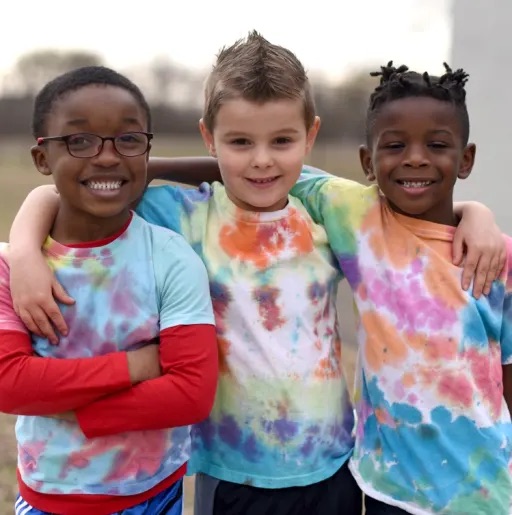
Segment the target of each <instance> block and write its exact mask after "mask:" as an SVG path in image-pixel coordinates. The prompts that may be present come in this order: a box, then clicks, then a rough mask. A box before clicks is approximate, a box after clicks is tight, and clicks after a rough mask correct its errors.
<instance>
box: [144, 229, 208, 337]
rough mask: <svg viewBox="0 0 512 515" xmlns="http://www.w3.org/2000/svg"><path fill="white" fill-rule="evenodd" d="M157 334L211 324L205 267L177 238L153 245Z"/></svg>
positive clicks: (184, 243) (173, 237) (192, 251)
mask: <svg viewBox="0 0 512 515" xmlns="http://www.w3.org/2000/svg"><path fill="white" fill-rule="evenodd" d="M153 266H154V270H155V279H156V285H157V292H158V300H159V308H160V330H163V329H167V328H169V327H173V326H176V325H189V324H212V325H213V324H214V316H213V308H212V301H211V296H210V287H209V282H208V274H207V272H206V267H205V265H204V263H203V262H202V260H201V258H200V257H199V256H198V255H197V254H196V253H195V252H194V250H192V247H191V246H190V245H189V244H188V243H187V242H186V241H185V240H184V239H183V238H182V237H181V236H179V235H174V236H172V237H170V238H167V237H166V238H165V239H164V240H163V241H162V242H161V243H160V241H158V240H156V239H155V241H154V244H153Z"/></svg>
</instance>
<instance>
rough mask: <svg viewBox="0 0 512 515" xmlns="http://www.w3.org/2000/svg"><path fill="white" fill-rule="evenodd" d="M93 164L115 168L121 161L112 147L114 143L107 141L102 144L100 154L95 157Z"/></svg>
mask: <svg viewBox="0 0 512 515" xmlns="http://www.w3.org/2000/svg"><path fill="white" fill-rule="evenodd" d="M93 159H94V162H95V164H96V165H97V166H101V167H104V168H111V167H113V166H117V165H118V164H119V162H120V160H121V156H120V155H119V153H118V152H117V151H116V149H115V147H114V142H113V141H110V140H107V141H105V142H104V143H103V148H102V149H101V152H100V153H99V154H98V155H97V156H95V157H94V158H93Z"/></svg>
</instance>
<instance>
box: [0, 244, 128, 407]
mask: <svg viewBox="0 0 512 515" xmlns="http://www.w3.org/2000/svg"><path fill="white" fill-rule="evenodd" d="M130 386H131V382H130V374H129V369H128V360H127V357H126V354H125V353H112V354H107V355H104V356H98V357H93V358H80V359H66V360H63V359H57V358H41V357H38V356H35V355H34V353H33V349H32V342H31V339H30V335H29V333H28V331H27V329H26V327H25V326H24V325H23V322H22V321H21V319H20V318H19V317H18V315H17V314H16V312H15V311H14V307H13V304H12V299H11V291H10V288H9V267H8V265H7V262H6V261H5V259H4V258H3V257H2V253H1V252H0V411H3V412H4V413H12V414H17V415H49V414H54V413H59V412H62V411H68V410H73V409H76V408H78V407H80V406H84V405H86V404H88V403H90V402H92V401H94V400H96V399H98V398H100V397H103V396H105V395H109V394H111V393H114V392H118V391H120V390H123V389H125V388H129V387H130Z"/></svg>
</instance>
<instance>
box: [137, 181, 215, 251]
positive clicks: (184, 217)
mask: <svg viewBox="0 0 512 515" xmlns="http://www.w3.org/2000/svg"><path fill="white" fill-rule="evenodd" d="M210 197H211V187H210V185H209V184H206V183H205V184H202V185H201V186H199V188H185V187H181V186H170V185H165V186H151V187H149V188H148V189H147V190H146V191H145V193H144V195H143V197H142V199H141V201H140V202H139V205H138V206H137V208H136V212H137V214H138V215H139V216H140V217H141V218H143V219H144V220H146V221H147V222H149V223H151V224H154V225H159V226H160V227H165V228H166V229H171V230H173V231H174V232H177V233H178V234H181V235H182V236H183V237H184V238H185V239H186V240H187V241H189V242H192V241H191V240H192V239H193V238H194V234H193V233H194V231H193V229H194V227H193V220H194V219H195V218H197V216H196V215H198V214H199V213H200V212H201V211H202V210H204V209H205V208H207V204H208V200H209V198H210Z"/></svg>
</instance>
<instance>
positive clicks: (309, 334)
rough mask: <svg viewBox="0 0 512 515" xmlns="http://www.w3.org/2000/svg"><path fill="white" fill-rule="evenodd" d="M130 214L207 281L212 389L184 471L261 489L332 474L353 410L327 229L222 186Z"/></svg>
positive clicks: (349, 440) (290, 208)
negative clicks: (215, 366)
mask: <svg viewBox="0 0 512 515" xmlns="http://www.w3.org/2000/svg"><path fill="white" fill-rule="evenodd" d="M138 213H139V214H140V215H141V216H143V217H144V218H145V219H146V220H148V221H150V222H151V223H155V224H158V225H163V226H165V227H169V228H171V229H173V230H175V231H177V232H179V233H181V234H183V235H184V236H185V238H186V239H187V240H188V241H189V243H190V244H191V245H192V247H193V248H194V249H195V250H196V252H197V253H198V254H199V255H200V256H201V258H202V259H203V261H204V263H205V264H206V268H207V270H208V275H209V278H210V292H211V296H212V300H213V307H214V313H215V321H216V326H217V334H218V343H219V353H220V379H219V385H218V389H217V396H216V400H215V404H214V407H213V410H212V412H211V416H210V417H209V418H208V419H207V420H206V421H205V422H204V423H202V424H199V425H197V426H196V427H195V428H194V429H193V431H192V435H193V436H192V445H193V453H192V457H191V460H190V462H189V470H190V471H191V472H203V473H205V474H208V475H211V476H214V477H216V478H218V479H222V480H227V481H231V482H235V483H245V484H252V485H254V486H259V487H268V488H279V487H289V486H302V485H308V484H312V483H315V482H318V481H320V480H323V479H325V478H327V477H330V476H331V475H333V474H334V473H335V472H336V471H337V470H338V469H339V468H340V466H341V465H342V464H343V463H345V461H346V460H347V459H348V457H349V455H350V452H351V451H352V446H353V437H352V431H353V410H352V407H351V404H350V400H349V395H348V392H347V387H346V383H345V379H344V376H343V372H342V367H341V342H340V339H339V336H338V327H337V315H336V307H335V297H336V290H337V286H338V282H339V278H340V275H339V272H338V270H337V268H336V266H335V260H334V256H333V255H332V253H331V251H330V249H329V245H328V243H327V237H326V234H325V231H324V229H323V228H322V227H320V226H318V225H316V224H314V223H313V222H312V220H311V218H310V216H309V215H308V214H307V212H306V210H305V209H304V207H303V206H302V205H301V203H300V202H299V201H298V200H297V199H290V201H289V204H288V205H287V206H286V207H285V208H284V209H283V210H281V211H277V212H271V213H253V212H247V211H242V210H240V209H238V208H237V207H236V206H235V205H234V204H233V203H232V202H231V201H230V200H229V198H228V197H227V195H226V191H225V189H224V187H223V186H222V185H221V184H218V183H215V184H213V185H212V186H210V185H207V184H204V185H202V186H201V187H200V188H199V189H184V188H177V187H172V186H161V187H154V188H150V189H149V190H148V191H147V192H146V193H145V195H144V198H143V200H142V202H141V204H140V205H139V208H138Z"/></svg>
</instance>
